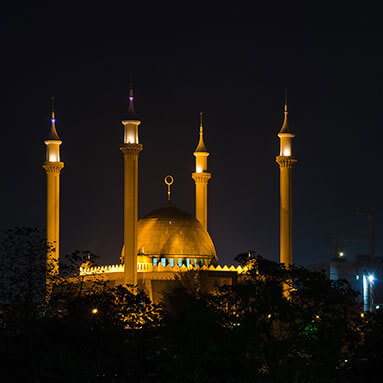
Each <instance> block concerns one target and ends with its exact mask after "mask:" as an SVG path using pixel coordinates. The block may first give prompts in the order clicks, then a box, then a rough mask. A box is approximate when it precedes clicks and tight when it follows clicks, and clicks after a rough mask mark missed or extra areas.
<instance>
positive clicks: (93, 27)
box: [0, 2, 383, 265]
mask: <svg viewBox="0 0 383 383" xmlns="http://www.w3.org/2000/svg"><path fill="white" fill-rule="evenodd" d="M181 3H182V2H180V4H181ZM285 3H290V2H285ZM309 3H312V2H309ZM126 4H127V5H126V8H105V9H100V8H99V9H91V8H89V9H81V8H78V9H69V7H68V8H63V9H59V8H41V9H39V8H33V9H27V8H22V7H21V8H19V9H4V10H3V15H2V19H3V20H2V25H3V26H2V31H1V36H2V44H1V50H2V55H1V57H2V58H1V60H2V81H1V93H2V101H1V105H2V108H1V120H0V121H1V125H2V129H1V144H2V145H1V150H0V160H1V164H2V165H1V189H0V193H1V194H0V196H1V198H0V201H1V221H0V226H1V228H9V227H13V226H37V227H44V226H45V172H44V170H43V169H42V167H41V164H42V163H43V161H44V154H45V145H44V142H43V141H44V138H45V137H46V135H47V133H48V129H49V112H50V96H51V95H55V96H56V120H57V125H56V126H57V129H58V132H59V135H60V137H61V139H62V140H63V144H62V149H61V155H62V160H63V161H64V162H65V168H64V169H63V171H62V173H61V218H62V219H61V252H62V253H69V252H71V251H73V250H75V249H80V250H91V251H93V252H94V253H96V254H98V255H99V256H100V257H101V259H102V262H105V263H117V262H118V258H119V253H120V251H121V245H122V239H123V228H122V219H123V198H122V197H123V195H122V191H123V184H122V181H123V178H122V177H123V161H122V154H121V152H120V150H119V145H120V144H121V142H122V137H123V126H122V125H121V122H120V120H121V118H122V117H123V116H124V114H125V113H126V111H127V108H128V90H129V73H130V72H133V73H134V77H135V96H136V102H135V106H136V111H137V113H138V114H139V115H140V117H141V120H142V124H141V126H140V133H139V134H140V141H141V143H142V144H143V146H144V150H143V152H142V153H141V155H140V165H139V167H140V170H139V172H140V173H139V193H140V194H139V216H142V215H144V214H146V213H147V212H149V211H151V210H153V209H155V208H158V207H160V206H162V205H164V203H165V201H166V187H165V185H164V183H163V178H164V177H165V176H166V175H167V174H171V175H173V176H174V178H175V185H174V198H173V199H174V202H175V204H176V205H177V207H179V208H182V209H185V210H188V211H189V212H192V213H193V212H194V181H193V180H192V178H191V173H192V171H193V169H194V157H193V151H194V149H195V147H196V145H197V142H198V129H199V126H198V121H199V112H200V111H203V112H204V113H205V116H206V117H205V143H206V145H207V148H208V150H209V151H210V153H211V155H210V157H209V167H210V171H211V173H212V179H211V181H210V182H209V215H208V225H209V231H210V234H211V236H212V238H213V241H214V243H215V246H216V250H217V254H218V256H219V258H220V263H222V264H224V263H231V262H232V259H233V257H234V256H235V255H236V254H238V253H240V252H243V251H246V250H248V249H254V250H256V251H257V252H258V253H260V254H261V255H263V256H265V257H267V258H270V259H274V260H277V259H278V256H279V250H278V249H279V169H278V165H277V164H276V162H275V156H276V155H277V154H278V149H279V142H278V141H279V139H278V137H277V133H278V131H279V129H280V127H281V124H282V117H283V113H282V112H283V89H284V88H288V89H289V111H290V113H289V116H290V118H291V122H292V126H293V129H294V131H295V133H296V137H295V139H294V152H295V155H296V157H297V158H298V163H297V165H296V166H295V168H294V175H293V181H294V261H295V263H297V264H303V265H307V264H309V263H314V262H324V261H327V260H329V259H330V258H331V256H332V246H331V245H330V244H329V243H327V242H326V240H325V238H326V235H328V234H331V235H338V236H339V237H340V238H343V239H344V240H347V242H345V244H344V251H345V254H346V256H348V257H349V259H353V257H354V256H355V254H358V253H367V252H368V249H369V243H368V223H367V218H366V217H358V216H357V215H356V214H355V212H356V209H357V208H365V209H374V210H375V211H376V212H377V213H378V214H379V213H382V212H383V206H382V204H383V201H382V171H381V165H380V163H379V160H380V155H379V153H380V152H381V145H382V142H383V133H382V130H383V53H382V52H383V49H382V42H381V41H382V29H383V28H382V22H381V20H382V16H383V14H382V10H381V9H380V8H378V7H375V6H373V5H371V3H370V5H369V8H367V6H363V8H352V6H351V5H350V4H351V2H349V3H348V5H347V7H344V6H342V7H340V6H339V8H336V6H334V5H332V6H331V7H326V6H325V5H324V3H322V2H319V3H318V2H317V3H316V4H317V5H316V6H313V5H312V4H310V5H311V8H302V7H301V6H299V7H298V6H296V5H289V6H286V5H285V7H280V6H279V5H278V3H273V4H272V5H271V6H270V7H269V8H266V7H264V6H257V7H254V8H247V7H244V6H243V7H241V6H240V4H239V3H238V4H234V3H232V4H231V6H230V7H226V8H225V6H223V5H221V7H220V8H214V9H213V8H211V9H209V8H207V7H206V6H205V7H203V8H199V7H197V5H195V3H192V2H190V6H189V8H188V7H186V6H185V5H184V7H183V8H174V7H173V6H172V7H171V6H166V4H165V5H164V4H161V6H160V7H157V8H144V7H137V6H135V5H134V3H132V4H129V3H128V2H127V3H126ZM192 4H194V5H193V7H192V6H191V5H192ZM360 4H362V3H360ZM372 4H373V3H372ZM382 231H383V216H381V217H379V216H378V217H377V225H376V236H377V243H376V247H377V254H376V255H382V250H383V241H382V240H381V233H382Z"/></svg>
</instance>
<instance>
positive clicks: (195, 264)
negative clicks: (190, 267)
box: [194, 258, 198, 267]
mask: <svg viewBox="0 0 383 383" xmlns="http://www.w3.org/2000/svg"><path fill="white" fill-rule="evenodd" d="M197 262H198V261H197V258H194V266H195V267H197Z"/></svg>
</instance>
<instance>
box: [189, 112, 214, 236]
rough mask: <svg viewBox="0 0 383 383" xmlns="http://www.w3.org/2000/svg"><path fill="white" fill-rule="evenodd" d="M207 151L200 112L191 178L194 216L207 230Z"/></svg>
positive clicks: (209, 176) (208, 174)
mask: <svg viewBox="0 0 383 383" xmlns="http://www.w3.org/2000/svg"><path fill="white" fill-rule="evenodd" d="M208 155H209V152H208V151H207V149H206V147H205V144H204V142H203V125H202V112H201V113H200V127H199V143H198V146H197V149H196V150H195V152H194V156H195V173H193V174H192V177H193V179H194V181H195V216H196V218H197V219H198V221H200V222H201V223H202V226H203V227H204V228H205V229H206V230H207V183H208V182H209V180H210V178H211V174H210V173H209V172H208V171H207V157H208Z"/></svg>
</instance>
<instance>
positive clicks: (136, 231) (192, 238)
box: [43, 87, 296, 302]
mask: <svg viewBox="0 0 383 383" xmlns="http://www.w3.org/2000/svg"><path fill="white" fill-rule="evenodd" d="M55 122H56V120H55V112H54V106H52V119H51V128H50V132H49V135H48V138H47V140H45V144H46V161H45V162H44V164H43V168H44V169H45V171H46V174H47V242H48V243H49V244H53V246H50V248H49V250H48V253H47V258H48V259H51V260H54V261H58V259H59V244H60V240H59V224H60V208H59V203H60V172H61V170H62V168H63V167H64V163H63V162H62V161H61V159H60V145H61V143H62V141H61V139H60V138H59V136H58V133H57V130H56V126H55ZM140 124H141V121H140V120H139V118H138V116H137V114H136V112H135V109H134V95H133V89H132V87H131V88H130V93H129V109H128V113H127V116H126V118H125V119H124V120H122V125H123V142H122V144H121V146H120V150H121V152H122V155H123V161H124V209H123V211H124V240H123V246H122V252H121V257H120V262H119V263H116V264H114V265H105V266H97V267H87V265H83V267H81V268H80V271H79V273H80V275H81V276H82V277H83V278H84V280H85V281H89V282H91V281H92V280H93V279H96V278H97V279H99V278H102V279H104V280H105V282H106V283H108V285H109V286H117V285H133V286H139V287H140V288H142V289H143V290H144V291H146V293H147V294H148V296H149V297H150V298H151V300H152V301H154V302H158V301H159V300H160V299H161V292H162V291H163V290H164V289H166V286H167V285H168V284H169V281H171V280H173V279H174V277H175V275H176V274H179V273H182V272H184V271H188V270H198V271H201V272H202V273H203V274H204V275H205V280H206V283H207V286H209V288H210V289H214V288H217V287H218V286H222V285H231V284H234V283H236V281H237V279H238V276H239V275H240V274H241V273H242V272H243V271H244V270H243V269H242V268H241V267H240V266H237V267H235V266H220V265H218V263H217V259H218V258H217V254H216V251H215V247H214V243H213V240H212V238H211V237H210V235H209V233H208V230H207V209H208V206H207V195H208V182H209V180H210V178H211V174H210V172H209V171H208V156H209V154H210V153H209V152H208V150H207V148H206V146H205V143H204V138H203V134H204V133H203V121H202V113H201V114H200V131H199V142H198V145H197V148H196V150H195V151H194V156H195V172H193V173H192V178H193V179H194V181H195V215H192V214H190V213H188V212H186V211H183V210H181V209H179V208H177V207H176V206H174V204H173V203H172V202H171V185H172V183H173V178H172V177H171V176H167V177H166V178H165V183H166V184H167V186H168V201H167V204H166V205H165V206H163V207H161V208H159V209H156V210H154V211H152V212H150V213H149V214H147V215H145V216H144V217H142V218H141V219H138V165H139V155H140V152H141V151H142V150H143V145H142V144H141V143H140V141H139V125H140ZM278 135H279V137H280V143H281V149H280V154H279V156H277V158H276V160H277V163H278V164H279V167H280V177H281V178H280V183H281V188H280V190H281V199H280V202H281V227H280V229H281V231H280V235H281V237H280V252H281V253H280V260H281V262H283V263H285V264H291V263H292V190H291V186H292V177H291V172H292V167H293V164H294V163H295V162H296V160H295V158H294V157H293V156H292V138H293V137H294V134H293V133H292V131H291V129H290V126H289V124H288V120H287V104H286V103H285V118H284V123H283V126H282V129H281V131H280V132H279V134H278ZM56 263H57V262H56ZM52 272H53V273H57V272H58V269H54V270H53V271H52Z"/></svg>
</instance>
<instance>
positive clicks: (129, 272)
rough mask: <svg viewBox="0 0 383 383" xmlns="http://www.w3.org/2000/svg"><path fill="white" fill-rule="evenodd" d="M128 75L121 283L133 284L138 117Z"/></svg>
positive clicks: (135, 279)
mask: <svg viewBox="0 0 383 383" xmlns="http://www.w3.org/2000/svg"><path fill="white" fill-rule="evenodd" d="M133 102H134V96H133V86H132V79H131V81H130V91H129V109H128V115H127V117H126V119H124V120H122V124H123V125H124V143H123V144H122V145H121V147H120V149H121V151H122V153H123V154H124V265H125V266H124V283H125V284H130V285H134V286H135V285H137V219H138V155H139V154H140V152H141V150H142V145H141V144H140V143H139V142H138V125H140V124H141V121H140V120H139V119H138V117H137V115H136V112H135V110H134V103H133Z"/></svg>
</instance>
